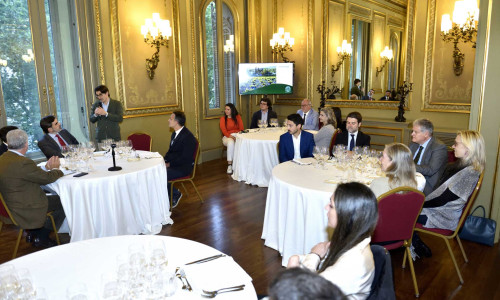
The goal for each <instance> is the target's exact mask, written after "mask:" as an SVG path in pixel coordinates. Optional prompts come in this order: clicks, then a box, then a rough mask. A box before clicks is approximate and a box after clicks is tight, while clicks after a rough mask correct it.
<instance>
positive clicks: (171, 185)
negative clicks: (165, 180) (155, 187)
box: [169, 140, 203, 210]
mask: <svg viewBox="0 0 500 300" xmlns="http://www.w3.org/2000/svg"><path fill="white" fill-rule="evenodd" d="M193 156H194V157H193V158H194V166H193V171H192V172H191V174H189V175H187V176H184V177H180V178H176V179H174V180H171V181H169V182H170V195H173V193H174V183H178V182H180V183H181V184H182V186H183V187H184V182H185V181H189V182H191V184H192V185H193V188H194V190H195V191H196V194H198V197H199V198H200V201H201V203H203V198H202V197H201V195H200V192H199V191H198V189H197V188H196V185H195V184H194V181H193V179H194V175H195V173H196V165H197V164H198V157H199V156H200V142H199V141H198V140H196V149H195V150H194V153H193ZM184 189H186V188H185V187H184ZM172 201H173V199H172V197H170V210H172V205H173V203H172Z"/></svg>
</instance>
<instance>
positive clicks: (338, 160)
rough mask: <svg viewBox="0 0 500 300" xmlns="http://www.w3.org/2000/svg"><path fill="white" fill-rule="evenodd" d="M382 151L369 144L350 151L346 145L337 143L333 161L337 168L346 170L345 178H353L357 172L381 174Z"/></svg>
mask: <svg viewBox="0 0 500 300" xmlns="http://www.w3.org/2000/svg"><path fill="white" fill-rule="evenodd" d="M380 153H381V152H379V151H376V150H375V149H370V147H368V146H365V147H354V149H353V151H348V150H347V147H346V146H345V145H336V146H335V148H334V154H333V155H334V160H333V162H334V163H335V166H336V167H337V169H339V170H341V171H345V172H346V174H345V175H346V176H345V177H346V178H345V180H352V179H353V178H355V177H356V174H365V175H366V174H370V175H381V170H380V161H379V157H380Z"/></svg>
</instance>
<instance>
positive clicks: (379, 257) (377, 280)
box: [366, 245, 396, 300]
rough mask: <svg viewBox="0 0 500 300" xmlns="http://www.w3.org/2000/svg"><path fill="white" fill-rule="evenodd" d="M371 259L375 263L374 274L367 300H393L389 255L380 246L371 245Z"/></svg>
mask: <svg viewBox="0 0 500 300" xmlns="http://www.w3.org/2000/svg"><path fill="white" fill-rule="evenodd" d="M370 248H371V250H372V254H373V261H374V263H375V275H374V277H373V282H372V285H371V288H370V294H369V295H368V298H366V299H367V300H376V299H384V300H395V299H396V294H395V292H394V281H393V278H392V265H391V255H390V254H389V252H388V251H387V249H385V248H384V247H382V246H379V245H371V246H370Z"/></svg>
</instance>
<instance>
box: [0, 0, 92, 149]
mask: <svg viewBox="0 0 500 300" xmlns="http://www.w3.org/2000/svg"><path fill="white" fill-rule="evenodd" d="M30 12H31V14H30ZM75 19H76V16H75V8H74V6H73V4H72V2H71V1H56V0H43V1H26V0H11V1H2V2H0V28H1V30H0V40H1V41H2V43H0V59H2V60H4V61H5V63H4V64H2V65H0V109H1V110H2V111H5V114H2V116H1V119H0V127H3V126H5V125H14V126H18V127H19V128H21V129H23V130H25V131H26V132H27V133H28V137H29V142H28V143H29V148H28V153H29V154H30V156H36V155H37V153H38V154H39V149H38V147H37V140H38V139H39V138H41V136H42V135H43V132H42V130H41V128H40V126H39V122H40V119H41V118H42V117H44V116H46V115H49V114H53V115H56V116H57V118H58V120H59V121H60V122H61V123H62V124H63V126H64V128H66V129H68V130H69V131H71V133H72V134H73V135H74V136H75V137H76V138H77V139H78V140H80V141H84V140H86V139H88V126H87V117H86V115H87V114H86V112H85V107H86V105H85V99H84V93H83V80H82V78H83V75H82V72H81V68H80V66H81V62H80V53H79V49H80V48H79V44H78V43H79V41H78V30H77V28H76V27H75V23H76V22H75V21H74V20H75ZM63 52H64V55H62V53H63Z"/></svg>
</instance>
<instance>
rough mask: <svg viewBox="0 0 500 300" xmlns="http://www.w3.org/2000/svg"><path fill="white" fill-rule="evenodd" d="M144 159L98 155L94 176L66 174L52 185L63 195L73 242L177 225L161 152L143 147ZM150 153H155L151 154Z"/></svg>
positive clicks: (90, 174)
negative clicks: (174, 220)
mask: <svg viewBox="0 0 500 300" xmlns="http://www.w3.org/2000/svg"><path fill="white" fill-rule="evenodd" d="M138 152H139V154H140V155H141V156H142V157H143V158H142V159H140V160H139V161H128V160H127V159H117V162H116V164H117V165H118V166H121V167H122V170H120V171H115V172H110V171H108V168H109V167H111V166H113V162H112V158H111V157H106V156H96V157H95V159H94V162H92V167H93V168H92V170H91V171H90V172H89V174H88V175H85V176H82V177H73V175H66V176H64V177H62V178H59V179H58V180H57V181H55V182H54V183H51V184H49V185H48V187H49V188H51V189H53V190H54V191H55V192H56V193H57V194H58V195H59V197H60V198H61V203H62V205H63V208H64V213H65V214H66V219H67V221H68V225H69V230H70V234H71V242H75V241H80V240H85V239H92V238H97V237H106V236H115V235H125V234H139V233H142V234H157V233H159V232H160V231H161V228H162V225H165V224H172V223H173V221H172V219H171V218H170V211H169V205H170V204H169V198H168V188H167V184H166V183H167V172H166V168H165V162H164V160H163V158H162V156H161V155H160V154H158V153H150V152H143V151H138ZM146 157H151V158H149V159H146Z"/></svg>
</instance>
